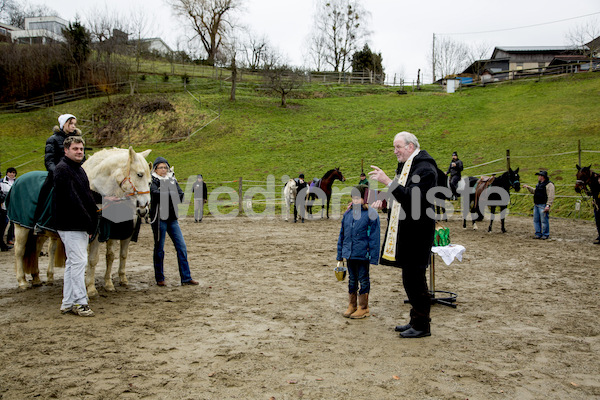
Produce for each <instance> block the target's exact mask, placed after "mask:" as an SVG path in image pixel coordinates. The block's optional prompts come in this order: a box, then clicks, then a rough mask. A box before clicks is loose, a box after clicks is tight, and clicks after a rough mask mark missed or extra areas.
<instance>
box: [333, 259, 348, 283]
mask: <svg viewBox="0 0 600 400" xmlns="http://www.w3.org/2000/svg"><path fill="white" fill-rule="evenodd" d="M333 272H335V277H336V278H337V280H338V281H340V282H341V281H343V280H344V279H346V273H347V272H348V268H346V267H345V266H344V262H343V261H338V263H337V267H335V268H334V269H333Z"/></svg>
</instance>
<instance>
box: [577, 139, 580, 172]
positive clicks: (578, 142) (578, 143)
mask: <svg viewBox="0 0 600 400" xmlns="http://www.w3.org/2000/svg"><path fill="white" fill-rule="evenodd" d="M577 153H578V154H579V164H578V165H579V166H580V167H581V139H579V140H578V141H577Z"/></svg>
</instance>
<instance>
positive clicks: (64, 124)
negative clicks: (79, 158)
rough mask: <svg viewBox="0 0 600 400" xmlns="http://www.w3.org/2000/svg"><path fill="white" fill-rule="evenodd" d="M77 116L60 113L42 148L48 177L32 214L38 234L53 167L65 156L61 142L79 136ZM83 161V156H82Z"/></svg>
mask: <svg viewBox="0 0 600 400" xmlns="http://www.w3.org/2000/svg"><path fill="white" fill-rule="evenodd" d="M76 124H77V118H76V117H75V116H74V115H73V114H62V115H60V116H59V117H58V126H54V129H53V133H52V136H50V137H49V138H48V140H46V147H45V150H44V153H45V154H44V164H45V165H46V170H47V171H48V177H46V181H45V182H44V184H43V185H42V188H41V189H40V194H39V196H38V204H37V206H36V209H35V213H34V215H33V220H34V224H35V227H34V232H35V233H36V234H40V233H42V231H43V228H42V227H40V226H38V225H37V223H38V222H39V220H40V218H41V217H42V214H43V212H44V205H45V201H46V198H48V196H50V192H51V190H52V187H53V186H54V176H53V175H54V169H55V168H56V165H58V163H59V162H60V160H62V159H63V158H64V157H65V149H64V146H63V143H64V141H65V139H66V138H67V137H69V136H81V131H80V130H79V129H77V127H76ZM84 161H85V158H84Z"/></svg>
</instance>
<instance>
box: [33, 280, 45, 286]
mask: <svg viewBox="0 0 600 400" xmlns="http://www.w3.org/2000/svg"><path fill="white" fill-rule="evenodd" d="M31 286H32V287H40V286H44V283H43V282H41V281H40V282H31Z"/></svg>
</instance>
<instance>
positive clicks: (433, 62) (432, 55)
mask: <svg viewBox="0 0 600 400" xmlns="http://www.w3.org/2000/svg"><path fill="white" fill-rule="evenodd" d="M431 69H432V70H433V82H432V83H435V33H434V34H433V45H432V46H431Z"/></svg>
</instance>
